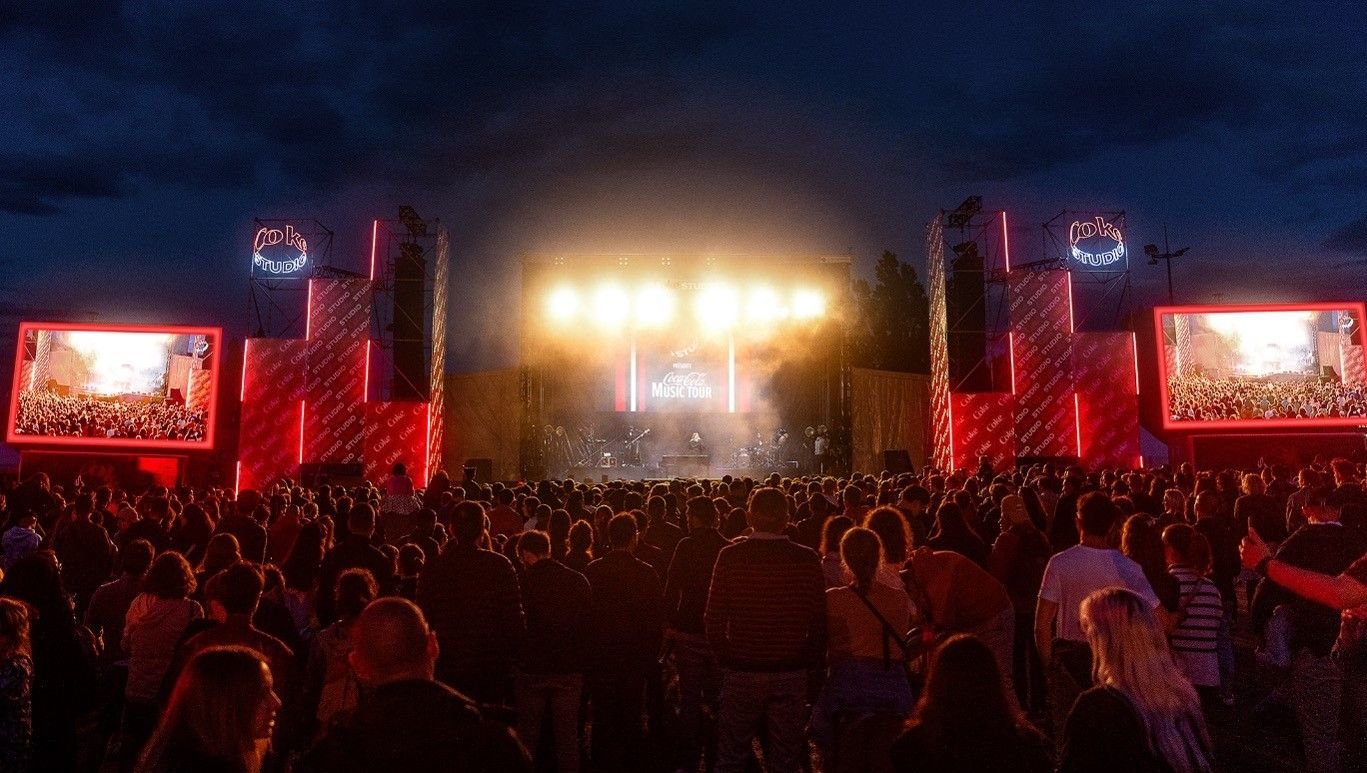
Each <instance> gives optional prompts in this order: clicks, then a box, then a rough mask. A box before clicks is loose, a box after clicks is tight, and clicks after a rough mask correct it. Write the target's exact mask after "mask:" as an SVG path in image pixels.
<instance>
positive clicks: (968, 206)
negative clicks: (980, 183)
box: [945, 196, 983, 228]
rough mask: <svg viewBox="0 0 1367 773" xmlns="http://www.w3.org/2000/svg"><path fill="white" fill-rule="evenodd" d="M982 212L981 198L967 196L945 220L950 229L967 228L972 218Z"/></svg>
mask: <svg viewBox="0 0 1367 773" xmlns="http://www.w3.org/2000/svg"><path fill="white" fill-rule="evenodd" d="M982 211H983V197H982V196H969V197H968V198H966V199H964V200H963V203H962V204H960V205H959V206H957V207H955V208H954V210H953V211H951V212H950V213H949V215H948V216H947V217H946V218H945V224H946V225H948V226H949V227H950V228H967V227H968V224H969V222H970V221H972V220H973V216H974V215H976V214H978V213H979V212H982Z"/></svg>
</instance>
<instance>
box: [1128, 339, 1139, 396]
mask: <svg viewBox="0 0 1367 773" xmlns="http://www.w3.org/2000/svg"><path fill="white" fill-rule="evenodd" d="M1130 354H1133V355H1134V393H1135V395H1136V396H1138V395H1139V335H1138V334H1136V333H1134V332H1131V333H1130Z"/></svg>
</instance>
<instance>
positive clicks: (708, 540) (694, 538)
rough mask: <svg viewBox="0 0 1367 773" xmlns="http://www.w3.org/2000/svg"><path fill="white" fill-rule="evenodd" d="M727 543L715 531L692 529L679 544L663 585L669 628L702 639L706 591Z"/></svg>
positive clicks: (727, 541)
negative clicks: (718, 558)
mask: <svg viewBox="0 0 1367 773" xmlns="http://www.w3.org/2000/svg"><path fill="white" fill-rule="evenodd" d="M728 544H730V542H729V540H727V539H726V538H725V537H723V536H722V535H721V532H719V531H717V530H716V529H694V530H693V531H691V532H690V533H689V535H688V536H687V537H684V538H683V539H682V540H680V541H679V546H678V547H677V548H675V549H674V560H673V561H672V562H671V563H670V564H669V576H668V578H667V580H666V582H665V615H666V617H667V618H668V620H669V627H670V628H673V629H674V630H676V631H682V632H683V633H691V634H695V635H697V636H702V635H703V633H704V629H703V611H704V610H706V609H707V591H708V589H709V588H710V587H711V586H712V567H713V566H715V565H716V563H717V554H718V553H720V552H721V549H722V548H724V547H726V546H727V545H728Z"/></svg>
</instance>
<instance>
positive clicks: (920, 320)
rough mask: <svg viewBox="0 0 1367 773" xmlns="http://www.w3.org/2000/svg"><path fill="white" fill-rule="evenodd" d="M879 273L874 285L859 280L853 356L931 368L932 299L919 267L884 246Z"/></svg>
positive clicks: (868, 362)
mask: <svg viewBox="0 0 1367 773" xmlns="http://www.w3.org/2000/svg"><path fill="white" fill-rule="evenodd" d="M874 278H875V283H874V285H873V286H872V287H870V286H869V283H868V282H867V281H865V280H863V279H859V280H856V281H855V283H854V306H855V310H856V314H857V317H856V319H855V323H854V325H853V328H852V329H851V331H850V354H851V361H852V362H853V364H854V365H856V366H859V367H864V368H878V369H880V370H895V371H902V372H906V373H928V372H930V300H929V299H928V298H927V297H926V288H925V286H924V285H922V284H921V279H920V277H918V276H917V275H916V269H915V268H914V267H913V266H911V265H910V264H908V263H903V262H902V261H900V260H898V259H897V255H896V254H894V253H892V252H890V251H886V250H885V251H884V252H883V256H882V257H881V258H879V259H878V266H877V267H876V268H875V269H874Z"/></svg>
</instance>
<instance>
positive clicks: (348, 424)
mask: <svg viewBox="0 0 1367 773" xmlns="http://www.w3.org/2000/svg"><path fill="white" fill-rule="evenodd" d="M370 307H371V283H370V280H369V279H311V280H309V311H308V313H309V322H308V329H309V340H308V371H307V374H306V376H305V382H304V383H305V389H304V393H305V394H304V399H305V413H304V415H305V420H304V449H303V456H304V461H306V462H335V463H354V462H360V461H362V459H361V457H362V450H363V449H362V440H363V437H364V429H365V426H364V425H365V357H366V341H367V340H368V339H369V337H370Z"/></svg>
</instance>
